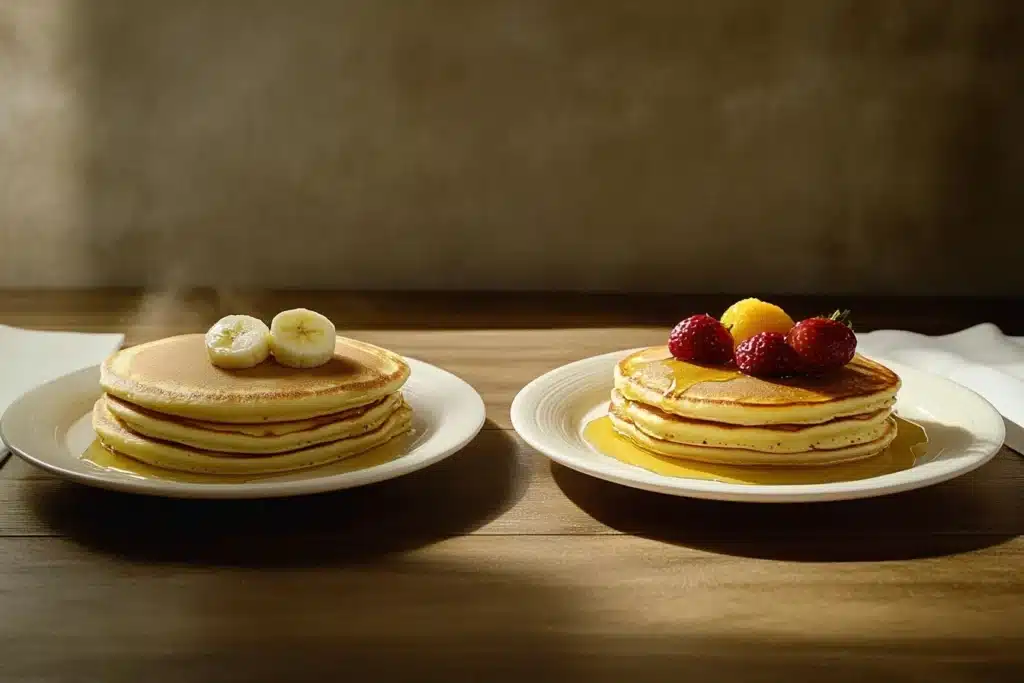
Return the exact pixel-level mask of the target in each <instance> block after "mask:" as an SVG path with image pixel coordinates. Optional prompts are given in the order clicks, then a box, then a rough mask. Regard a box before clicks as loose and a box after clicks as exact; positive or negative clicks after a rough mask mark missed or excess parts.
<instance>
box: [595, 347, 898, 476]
mask: <svg viewBox="0 0 1024 683" xmlns="http://www.w3.org/2000/svg"><path fill="white" fill-rule="evenodd" d="M899 387H900V379H899V377H897V376H896V374H895V373H893V372H892V371H891V370H889V369H888V368H886V367H885V366H883V365H881V364H879V363H876V362H874V361H872V360H869V359H867V358H864V357H863V356H860V355H858V356H855V357H854V359H853V360H852V361H851V362H850V363H849V364H847V365H846V366H844V367H843V368H841V369H839V370H837V371H835V372H833V373H830V374H828V375H824V376H821V377H794V378H789V379H781V380H765V379H758V378H756V377H750V376H748V375H744V374H742V373H740V372H739V371H737V370H735V369H732V368H725V367H722V368H711V367H704V366H700V365H694V364H691V363H687V362H685V361H680V360H677V359H675V358H673V357H672V356H671V354H670V353H669V352H668V349H667V348H666V347H663V346H662V347H653V348H649V349H645V350H643V351H639V352H636V353H633V354H631V355H629V356H627V357H626V358H624V359H623V360H622V361H620V362H619V363H618V365H617V366H616V368H615V388H614V389H613V390H612V401H611V409H610V415H609V417H610V418H611V421H612V425H613V426H614V428H615V431H616V432H618V434H619V435H620V436H623V437H625V438H627V439H629V440H630V441H632V442H634V443H635V444H637V445H638V446H640V447H642V448H645V449H647V450H649V451H652V452H654V453H657V454H659V455H664V456H668V457H677V458H686V459H690V460H699V461H702V462H711V463H723V464H733V465H824V464H831V463H839V462H847V461H851V460H859V459H861V458H867V457H870V456H873V455H876V454H878V453H880V452H881V451H882V450H884V449H885V448H886V447H887V446H888V445H889V444H890V443H891V442H892V440H893V439H894V438H895V437H896V421H895V419H894V418H893V416H892V406H893V404H894V403H895V400H896V392H897V391H898V390H899Z"/></svg>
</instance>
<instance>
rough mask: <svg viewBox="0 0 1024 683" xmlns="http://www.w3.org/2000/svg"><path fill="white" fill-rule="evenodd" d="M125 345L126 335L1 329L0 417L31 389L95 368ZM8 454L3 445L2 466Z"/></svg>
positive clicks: (0, 326)
mask: <svg viewBox="0 0 1024 683" xmlns="http://www.w3.org/2000/svg"><path fill="white" fill-rule="evenodd" d="M122 343H124V335H123V334H85V333H81V332H40V331H37V330H23V329H21V328H18V327H8V326H6V325H0V415H2V414H3V412H4V411H5V410H7V407H8V406H9V405H11V403H13V402H14V401H15V400H16V399H17V398H18V397H19V396H21V395H22V394H24V393H25V392H26V391H28V390H29V389H32V388H34V387H37V386H39V385H40V384H44V383H46V382H49V381H50V380H52V379H56V378H58V377H60V376H62V375H66V374H68V373H70V372H74V371H75V370H80V369H82V368H85V367H89V366H90V365H96V364H97V363H100V362H102V361H103V359H104V358H106V357H107V356H109V355H110V354H111V353H113V352H114V351H116V350H117V349H118V348H119V347H120V346H121V344H122ZM5 451H6V448H4V447H3V446H2V445H0V462H2V461H3V459H4V458H5V457H6V456H5Z"/></svg>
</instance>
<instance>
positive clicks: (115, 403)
mask: <svg viewBox="0 0 1024 683" xmlns="http://www.w3.org/2000/svg"><path fill="white" fill-rule="evenodd" d="M101 400H103V402H104V404H105V406H106V408H107V410H109V411H110V412H111V413H112V414H113V415H114V416H115V417H117V418H119V419H120V420H121V422H123V423H124V424H125V425H126V426H127V427H128V428H129V429H131V431H133V432H136V433H137V434H140V435H142V436H147V437H150V438H152V439H160V440H162V441H170V442H172V443H176V444H181V445H183V446H188V447H191V448H198V449H200V450H204V451H222V452H226V453H240V454H249V455H269V454H274V453H286V452H288V451H296V450H299V449H301V448H308V447H309V446H315V445H317V444H321V443H327V442H330V441H337V440H339V439H348V438H351V437H354V436H359V435H360V434H365V433H367V432H371V431H373V430H374V429H377V428H378V427H380V426H381V425H382V424H384V422H385V420H387V419H388V417H389V416H390V415H391V414H392V413H394V412H395V411H396V410H398V409H399V408H400V407H401V406H403V405H405V403H404V400H403V399H402V395H401V394H392V395H391V396H389V397H387V398H386V399H385V401H384V403H381V404H380V405H377V406H374V407H373V408H370V409H369V410H368V411H367V412H366V413H363V414H362V415H360V416H358V417H357V418H351V419H347V420H339V421H337V422H332V423H329V424H326V425H322V426H320V427H316V428H313V429H307V430H303V431H297V432H290V433H286V434H277V435H268V436H253V435H250V434H244V433H238V432H227V431H223V430H216V431H214V430H208V429H203V428H201V427H198V426H193V425H189V424H187V423H183V422H177V421H175V420H174V418H173V417H169V418H167V419H160V418H159V417H157V416H154V415H151V414H147V413H143V412H140V411H139V410H136V409H134V408H133V407H132V406H131V405H129V404H126V403H124V402H123V401H121V400H119V399H111V398H109V397H104V398H103V399H101ZM274 424H287V423H280V422H279V423H274Z"/></svg>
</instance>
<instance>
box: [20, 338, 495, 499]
mask: <svg viewBox="0 0 1024 683" xmlns="http://www.w3.org/2000/svg"><path fill="white" fill-rule="evenodd" d="M403 358H404V359H405V360H406V362H408V363H409V365H410V366H411V369H412V371H413V372H412V374H411V375H410V379H409V382H412V381H413V377H414V376H415V374H416V371H417V370H420V372H421V373H422V372H423V371H426V372H428V373H437V374H439V375H440V376H442V377H444V378H445V380H446V381H448V382H450V383H451V385H452V386H456V387H458V394H459V398H460V401H468V402H469V404H470V405H469V406H467V407H468V408H470V410H472V413H466V412H463V415H466V416H467V417H466V420H467V422H466V425H467V426H466V427H464V428H463V431H462V433H461V434H460V435H459V436H458V437H457V438H453V439H449V441H448V442H445V443H443V444H442V446H441V447H439V448H437V450H436V452H434V453H431V454H430V455H429V456H428V457H426V458H424V459H422V460H417V461H411V462H406V463H405V465H404V466H392V467H390V468H387V469H384V468H385V467H386V466H387V465H392V464H393V463H400V462H401V461H402V460H403V459H404V458H406V457H407V456H408V455H409V454H408V453H407V454H406V455H404V456H401V457H399V458H396V459H395V460H390V461H388V462H387V463H381V464H379V465H375V466H373V467H368V468H366V469H363V470H356V471H355V472H340V473H337V474H332V475H328V476H324V477H318V478H317V477H314V478H309V479H294V480H287V481H273V480H265V481H254V482H238V483H215V484H202V483H196V482H178V481H172V482H168V481H162V480H157V479H150V478H141V477H140V478H138V479H129V478H117V479H114V478H111V477H109V476H105V475H104V474H103V473H102V472H100V471H97V472H96V473H90V472H77V471H74V470H70V469H67V468H65V467H63V466H61V465H60V464H59V463H53V462H51V461H50V460H48V459H45V458H40V457H38V456H37V455H34V454H32V453H29V452H27V451H26V450H25V449H24V448H23V447H22V446H21V445H19V444H17V443H11V441H10V440H9V439H8V436H7V434H8V432H9V431H10V424H11V423H12V422H13V421H14V420H15V419H16V418H17V417H18V411H21V410H25V407H24V405H25V404H26V403H27V404H29V405H31V401H32V400H39V399H38V394H39V393H41V392H44V391H48V390H53V388H54V386H53V385H57V384H60V383H66V382H69V381H74V380H76V379H77V378H78V377H79V376H81V375H86V374H95V375H96V377H97V384H96V398H99V396H100V395H101V394H102V389H101V388H100V386H99V370H100V365H99V364H96V365H91V366H88V367H85V368H81V369H79V370H75V371H73V372H69V373H67V374H64V375H61V376H60V377H57V378H55V379H52V380H50V381H48V382H44V383H43V384H40V385H38V386H36V387H34V388H33V389H30V390H29V391H27V392H25V393H24V394H22V395H21V396H19V397H18V398H17V399H15V400H14V402H12V403H11V405H10V406H8V408H7V410H5V411H4V413H3V416H2V417H0V442H2V443H3V444H4V445H6V446H7V448H8V449H9V450H10V452H11V453H12V454H14V455H16V456H17V457H19V458H21V459H22V460H24V461H25V462H27V463H29V464H30V465H32V466H33V467H37V468H39V469H42V470H44V471H46V472H49V473H50V474H53V475H55V476H57V477H60V478H62V479H67V480H70V481H74V482H77V483H79V484H84V485H87V486H92V487H96V488H101V489H106V490H111V491H121V492H125V493H135V494H140V495H150V496H158V497H164V498H189V499H208V500H214V499H235V500H241V499H260V498H286V497H294V496H304V495H315V494H319V493H328V492H331V491H340V490H344V489H350V488H357V487H360V486H368V485H370V484H376V483H379V482H383V481H388V480H390V479H396V478H398V477H402V476H405V475H407V474H411V473H413V472H416V471H419V470H422V469H425V468H427V467H430V466H432V465H435V464H437V463H438V462H440V461H442V460H444V459H446V458H448V457H450V456H452V455H454V454H455V453H457V452H459V451H460V450H462V449H463V448H465V447H466V446H467V445H468V444H469V443H470V442H471V441H472V440H473V439H475V438H476V437H477V435H478V434H479V433H480V431H481V430H482V429H483V427H484V424H485V423H486V420H487V408H486V405H485V404H484V401H483V398H482V397H481V396H480V393H479V392H478V391H477V390H476V389H475V388H474V387H473V385H471V384H470V383H469V382H467V381H466V380H464V379H462V378H461V377H459V376H458V375H456V374H454V373H453V372H450V371H448V370H445V369H444V368H441V367H438V366H436V365H433V364H431V363H427V362H426V361H422V360H419V359H417V358H412V357H408V356H403ZM406 386H408V383H407V384H406ZM403 388H404V387H403ZM451 393H452V392H451V391H450V390H449V391H446V392H445V394H446V395H451ZM470 415H475V419H472V422H469V421H468V420H469V419H470V418H469V416H470ZM83 416H84V414H83ZM79 419H80V418H79ZM449 419H450V418H449ZM447 423H448V420H444V419H442V420H441V422H440V423H438V425H437V426H436V427H435V428H434V430H432V431H436V432H448V431H449V428H448V427H449V426H448V424H447ZM413 452H415V448H414V449H413ZM311 469H314V470H315V469H316V468H311Z"/></svg>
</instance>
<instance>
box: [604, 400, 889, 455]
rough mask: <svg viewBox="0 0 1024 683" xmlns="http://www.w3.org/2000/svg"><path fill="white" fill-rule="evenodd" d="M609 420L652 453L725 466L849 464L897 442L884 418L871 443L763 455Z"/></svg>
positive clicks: (616, 417) (626, 436) (617, 420)
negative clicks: (881, 430) (661, 435)
mask: <svg viewBox="0 0 1024 683" xmlns="http://www.w3.org/2000/svg"><path fill="white" fill-rule="evenodd" d="M608 417H609V419H610V420H611V423H612V427H613V428H614V429H615V431H616V433H618V434H619V435H620V436H622V437H625V438H626V439H628V440H629V441H631V442H633V443H634V444H636V445H637V446H639V447H640V448H643V449H646V450H648V451H651V452H652V453H656V454H657V455H662V456H666V457H670V458H684V459H687V460H697V461H700V462H706V463H715V464H725V465H780V466H781V465H787V466H791V465H805V466H808V465H830V464H835V463H841V462H852V461H855V460H861V459H863V458H869V457H871V456H873V455H877V454H879V453H881V452H882V451H883V450H885V448H886V447H888V445H889V444H890V443H892V441H893V439H895V438H896V420H894V419H893V418H892V417H891V416H889V417H887V418H886V422H885V431H884V433H883V435H882V436H881V437H880V438H878V439H876V440H874V441H870V442H867V443H860V444H856V445H852V446H844V447H840V448H832V449H822V450H808V451H803V452H799V453H766V452H761V451H752V450H745V449H740V448H712V447H710V446H703V445H701V446H693V445H690V444H680V443H675V442H672V441H665V440H663V439H658V438H655V437H653V436H651V435H649V434H647V433H645V432H644V431H642V430H640V429H638V428H637V426H636V425H635V424H633V423H632V422H629V421H628V420H624V419H623V418H621V417H619V416H618V415H616V414H615V413H614V412H613V413H609V415H608Z"/></svg>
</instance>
